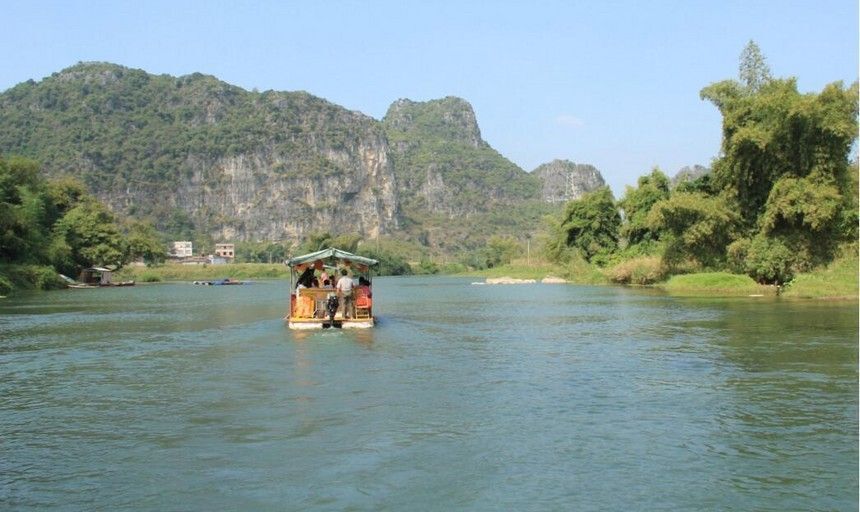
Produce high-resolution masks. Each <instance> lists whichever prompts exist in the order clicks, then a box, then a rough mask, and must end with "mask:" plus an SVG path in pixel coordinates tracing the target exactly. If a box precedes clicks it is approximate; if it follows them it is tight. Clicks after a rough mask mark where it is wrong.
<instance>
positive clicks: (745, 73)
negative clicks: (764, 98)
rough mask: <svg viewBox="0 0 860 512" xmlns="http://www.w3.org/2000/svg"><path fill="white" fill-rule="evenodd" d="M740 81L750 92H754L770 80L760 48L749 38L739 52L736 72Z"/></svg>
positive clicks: (768, 69)
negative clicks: (738, 67) (739, 58)
mask: <svg viewBox="0 0 860 512" xmlns="http://www.w3.org/2000/svg"><path fill="white" fill-rule="evenodd" d="M738 75H739V77H740V80H741V83H742V84H743V85H744V86H745V87H746V88H747V90H749V91H750V92H755V91H758V90H759V89H761V87H762V86H763V85H764V84H766V83H767V82H769V81H770V80H771V76H770V67H769V66H768V65H767V61H766V59H765V57H764V55H762V53H761V49H760V48H759V47H758V45H757V44H756V43H755V41H753V40H750V42H749V43H747V45H746V47H744V50H743V52H741V63H740V69H739V72H738Z"/></svg>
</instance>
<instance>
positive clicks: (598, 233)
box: [549, 187, 621, 265]
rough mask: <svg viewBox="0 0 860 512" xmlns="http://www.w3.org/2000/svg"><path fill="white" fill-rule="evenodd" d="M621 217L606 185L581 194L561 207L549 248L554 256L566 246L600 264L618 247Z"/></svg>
mask: <svg viewBox="0 0 860 512" xmlns="http://www.w3.org/2000/svg"><path fill="white" fill-rule="evenodd" d="M620 225H621V216H620V215H619V213H618V209H617V208H616V206H615V200H614V198H613V197H612V192H611V191H610V190H609V187H601V188H599V189H597V190H595V191H593V192H590V193H588V194H585V195H584V196H582V197H581V198H580V199H578V200H576V201H571V202H569V203H568V204H567V206H566V207H565V211H564V214H563V216H562V219H561V222H560V224H559V225H558V227H557V230H558V231H557V234H556V238H555V241H554V243H553V244H551V245H552V246H551V247H550V248H549V249H550V251H549V252H550V253H551V254H552V253H554V254H555V256H556V257H558V256H559V255H560V254H561V252H562V251H563V250H564V249H565V248H568V247H571V248H574V249H577V250H579V251H580V252H581V253H582V255H583V257H584V258H585V259H586V260H587V261H589V262H594V263H597V264H598V265H602V264H605V263H607V262H608V260H609V256H610V255H611V254H612V253H613V252H615V250H616V249H618V229H619V227H620Z"/></svg>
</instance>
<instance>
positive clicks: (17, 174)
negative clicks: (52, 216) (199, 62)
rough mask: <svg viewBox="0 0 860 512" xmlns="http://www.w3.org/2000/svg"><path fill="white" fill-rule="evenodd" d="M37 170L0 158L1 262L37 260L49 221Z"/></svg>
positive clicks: (19, 160) (20, 161)
mask: <svg viewBox="0 0 860 512" xmlns="http://www.w3.org/2000/svg"><path fill="white" fill-rule="evenodd" d="M38 170H39V168H38V165H37V164H36V162H33V161H32V160H27V159H23V158H15V157H13V158H10V159H8V160H6V159H2V158H0V261H7V262H31V263H37V262H39V260H40V256H41V255H42V249H41V248H42V247H43V246H44V245H45V239H46V238H47V230H48V229H47V222H48V219H47V215H46V213H47V208H46V204H45V193H44V181H43V180H42V179H41V178H39V175H38Z"/></svg>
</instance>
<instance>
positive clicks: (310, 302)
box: [296, 269, 314, 318]
mask: <svg viewBox="0 0 860 512" xmlns="http://www.w3.org/2000/svg"><path fill="white" fill-rule="evenodd" d="M308 270H309V271H310V272H309V271H308ZM308 270H305V271H304V272H303V273H302V275H301V276H300V277H299V282H298V284H296V316H298V317H303V318H310V317H313V316H314V298H313V296H303V295H302V290H305V289H307V288H310V287H311V286H312V285H313V278H314V272H313V269H308Z"/></svg>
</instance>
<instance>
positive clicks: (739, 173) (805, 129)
mask: <svg viewBox="0 0 860 512" xmlns="http://www.w3.org/2000/svg"><path fill="white" fill-rule="evenodd" d="M701 95H702V97H703V98H705V99H709V100H711V101H712V102H714V104H715V105H717V107H718V108H719V109H720V112H721V113H722V114H723V142H722V153H723V156H722V157H721V158H720V159H718V160H717V161H716V162H715V163H714V166H713V179H714V181H715V186H716V188H717V189H719V190H728V191H730V192H731V193H732V195H733V196H734V197H735V198H736V199H737V202H738V205H739V206H740V208H741V212H742V213H743V215H744V218H745V220H746V221H747V222H748V223H749V224H750V225H752V224H754V223H755V222H756V220H757V218H758V216H759V215H761V213H762V212H763V210H764V206H765V203H766V202H767V198H768V196H769V195H770V190H771V188H773V186H774V184H775V183H776V182H777V181H778V180H779V179H780V178H782V177H784V176H785V177H796V178H804V177H807V176H811V177H812V178H813V179H814V180H815V181H816V182H819V183H833V184H834V185H837V187H838V188H839V189H840V190H841V191H842V190H846V189H847V188H848V178H849V176H848V166H849V163H848V155H849V152H850V150H851V145H852V143H853V141H854V140H855V139H856V137H857V114H858V109H857V83H856V82H855V84H854V85H852V86H851V87H850V88H845V87H843V86H842V84H841V83H835V84H831V85H828V86H827V87H826V88H825V89H824V91H823V92H822V93H821V94H819V95H815V94H806V95H802V94H800V93H799V92H798V91H797V84H796V81H795V80H794V79H789V80H771V81H770V82H768V83H767V84H765V85H764V86H762V87H761V89H759V90H758V91H757V92H756V93H755V94H746V93H744V89H743V88H742V87H740V86H739V85H738V84H736V83H731V82H728V83H727V82H721V83H717V84H713V85H711V86H709V87H706V88H705V89H703V90H702V92H701Z"/></svg>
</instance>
